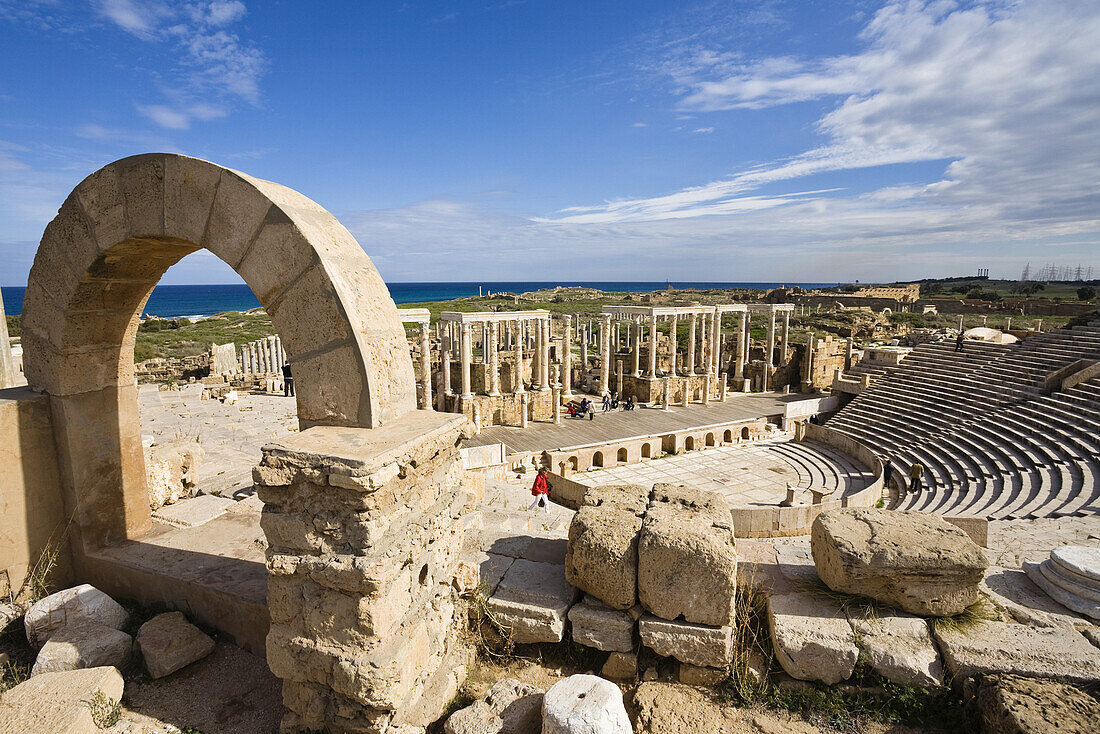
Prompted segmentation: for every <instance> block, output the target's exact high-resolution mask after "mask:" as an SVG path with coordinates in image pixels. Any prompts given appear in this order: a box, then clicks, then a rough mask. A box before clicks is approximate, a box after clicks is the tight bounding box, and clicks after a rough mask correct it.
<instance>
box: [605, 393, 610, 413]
mask: <svg viewBox="0 0 1100 734" xmlns="http://www.w3.org/2000/svg"><path fill="white" fill-rule="evenodd" d="M603 412H605V413H610V412H611V396H610V395H608V394H607V393H604V395H603Z"/></svg>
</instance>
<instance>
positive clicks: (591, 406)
mask: <svg viewBox="0 0 1100 734" xmlns="http://www.w3.org/2000/svg"><path fill="white" fill-rule="evenodd" d="M566 411H568V413H569V417H570V418H580V419H581V420H584V419H585V418H588V420H594V419H595V417H596V404H595V403H593V402H592V401H591V400H589V399H588V398H581V402H580V405H574V404H573V403H569V405H568V406H567V407H566Z"/></svg>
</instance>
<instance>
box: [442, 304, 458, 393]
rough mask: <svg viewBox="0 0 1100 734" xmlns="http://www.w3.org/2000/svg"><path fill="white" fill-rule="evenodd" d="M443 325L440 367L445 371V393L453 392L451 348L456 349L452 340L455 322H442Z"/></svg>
mask: <svg viewBox="0 0 1100 734" xmlns="http://www.w3.org/2000/svg"><path fill="white" fill-rule="evenodd" d="M440 323H441V324H442V325H443V327H444V328H443V330H442V331H441V332H440V335H439V339H440V341H439V346H440V354H439V368H440V370H442V372H443V394H444V395H450V394H451V350H452V349H454V343H453V342H452V341H451V335H452V334H453V331H454V329H453V324H452V323H451V322H449V321H448V322H446V323H443V322H440Z"/></svg>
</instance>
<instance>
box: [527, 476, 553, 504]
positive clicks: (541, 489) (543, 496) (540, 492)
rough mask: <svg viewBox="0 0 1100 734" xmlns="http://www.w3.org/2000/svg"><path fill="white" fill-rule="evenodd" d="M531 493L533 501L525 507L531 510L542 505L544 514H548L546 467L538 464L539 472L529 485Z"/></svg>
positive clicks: (548, 500) (548, 486)
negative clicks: (533, 497) (533, 481)
mask: <svg viewBox="0 0 1100 734" xmlns="http://www.w3.org/2000/svg"><path fill="white" fill-rule="evenodd" d="M531 494H533V495H534V496H535V501H534V502H532V503H531V505H530V506H529V507H528V508H527V509H528V510H533V509H535V508H536V507H538V506H540V505H541V506H542V509H544V510H545V511H546V514H547V515H549V514H550V498H549V495H550V482H548V481H546V467H545V466H540V467H539V473H538V474H536V475H535V483H534V484H532V485H531Z"/></svg>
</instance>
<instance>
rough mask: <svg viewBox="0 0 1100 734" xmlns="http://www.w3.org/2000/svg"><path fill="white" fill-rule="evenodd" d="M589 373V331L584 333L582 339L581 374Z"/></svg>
mask: <svg viewBox="0 0 1100 734" xmlns="http://www.w3.org/2000/svg"><path fill="white" fill-rule="evenodd" d="M585 372H588V330H587V328H586V329H585V331H584V334H583V335H582V338H581V373H582V374H583V373H585Z"/></svg>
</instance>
